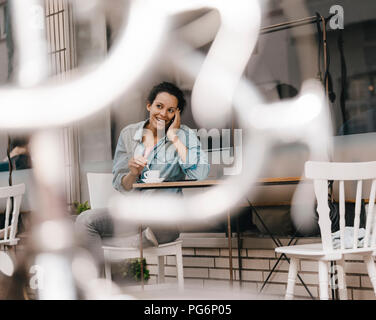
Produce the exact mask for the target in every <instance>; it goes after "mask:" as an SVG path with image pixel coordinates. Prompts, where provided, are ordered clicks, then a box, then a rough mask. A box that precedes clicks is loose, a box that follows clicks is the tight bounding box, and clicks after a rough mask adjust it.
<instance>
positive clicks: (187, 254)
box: [182, 248, 195, 256]
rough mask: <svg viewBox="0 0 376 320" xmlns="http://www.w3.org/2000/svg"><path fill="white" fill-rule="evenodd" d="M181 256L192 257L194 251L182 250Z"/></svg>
mask: <svg viewBox="0 0 376 320" xmlns="http://www.w3.org/2000/svg"><path fill="white" fill-rule="evenodd" d="M182 253H183V256H194V255H195V249H194V248H182Z"/></svg>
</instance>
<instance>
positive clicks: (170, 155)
mask: <svg viewBox="0 0 376 320" xmlns="http://www.w3.org/2000/svg"><path fill="white" fill-rule="evenodd" d="M147 123H148V120H145V121H141V122H138V123H134V124H131V125H129V126H126V127H125V128H124V129H123V130H122V131H121V133H120V136H119V140H118V143H117V146H116V151H115V156H114V160H113V166H112V173H113V180H112V185H113V187H114V188H115V189H116V190H118V191H120V192H125V191H126V190H125V189H124V187H123V185H122V184H121V180H122V178H123V177H124V176H125V175H127V174H128V173H129V171H130V170H129V167H128V161H129V160H130V159H131V158H132V157H137V156H143V155H144V153H145V146H144V144H143V142H142V137H143V129H144V128H145V125H146V124H147ZM176 135H177V136H178V138H179V140H180V141H181V142H182V143H183V144H184V145H185V146H186V147H187V157H186V161H185V162H184V161H183V160H182V159H181V158H180V156H179V154H178V152H177V150H176V148H175V146H174V145H173V144H172V142H171V141H169V140H168V138H167V136H164V137H163V138H161V139H160V140H159V141H158V142H157V144H156V145H155V146H154V148H153V150H152V151H151V152H150V153H149V155H148V156H147V163H148V165H149V168H150V170H159V171H160V177H161V178H164V179H165V180H167V179H168V180H170V181H177V180H184V179H185V178H186V177H187V178H189V179H197V180H203V179H205V178H207V176H208V174H209V169H210V165H209V163H208V156H207V154H206V152H204V151H203V150H202V149H201V144H200V141H199V140H198V138H197V135H196V133H195V131H193V130H191V129H190V128H188V127H187V126H185V125H181V126H180V129H178V130H177V132H176ZM146 171H148V169H147V168H146V167H145V168H144V169H143V170H142V172H141V175H140V177H139V178H138V180H137V183H142V182H143V181H142V179H144V178H145V176H144V174H145V172H146ZM132 190H133V189H132ZM162 190H165V191H169V192H175V193H180V192H181V189H180V188H168V189H162ZM149 191H151V190H149ZM153 191H155V190H153Z"/></svg>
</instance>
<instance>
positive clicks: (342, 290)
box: [337, 258, 347, 300]
mask: <svg viewBox="0 0 376 320" xmlns="http://www.w3.org/2000/svg"><path fill="white" fill-rule="evenodd" d="M337 275H338V290H339V298H340V299H341V300H347V285H346V272H345V259H344V258H342V259H341V260H339V261H338V262H337Z"/></svg>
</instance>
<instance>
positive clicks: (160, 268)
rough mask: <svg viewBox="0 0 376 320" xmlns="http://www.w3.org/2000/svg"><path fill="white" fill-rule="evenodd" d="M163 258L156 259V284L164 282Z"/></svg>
mask: <svg viewBox="0 0 376 320" xmlns="http://www.w3.org/2000/svg"><path fill="white" fill-rule="evenodd" d="M164 269H165V268H164V256H159V257H158V283H164V282H165V272H164V271H165V270H164Z"/></svg>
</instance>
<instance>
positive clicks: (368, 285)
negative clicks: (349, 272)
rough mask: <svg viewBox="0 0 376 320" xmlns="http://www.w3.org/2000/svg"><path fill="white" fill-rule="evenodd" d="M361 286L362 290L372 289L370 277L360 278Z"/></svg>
mask: <svg viewBox="0 0 376 320" xmlns="http://www.w3.org/2000/svg"><path fill="white" fill-rule="evenodd" d="M360 286H361V287H362V288H372V284H371V280H370V279H369V276H368V275H367V276H361V277H360Z"/></svg>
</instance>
